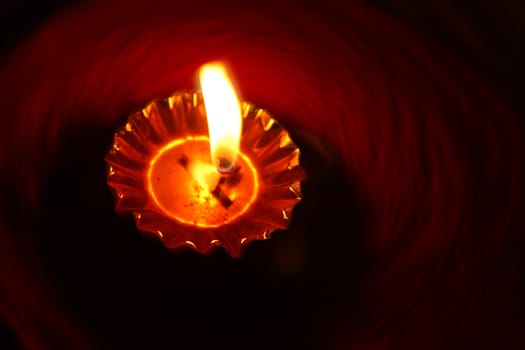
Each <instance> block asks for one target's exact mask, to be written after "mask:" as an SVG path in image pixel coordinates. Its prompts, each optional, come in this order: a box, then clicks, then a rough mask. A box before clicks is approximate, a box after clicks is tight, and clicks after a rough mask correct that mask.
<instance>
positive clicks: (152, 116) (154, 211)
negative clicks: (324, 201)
mask: <svg viewBox="0 0 525 350" xmlns="http://www.w3.org/2000/svg"><path fill="white" fill-rule="evenodd" d="M199 76H200V82H201V89H202V93H200V92H184V91H183V92H179V93H176V94H175V95H173V96H170V97H168V98H165V99H160V100H155V101H153V102H152V103H150V104H149V105H147V106H146V107H145V108H144V109H142V110H141V111H139V112H136V113H133V114H131V115H130V116H129V118H128V121H127V123H126V124H125V125H124V126H123V127H122V128H120V129H119V130H118V131H117V132H116V134H115V139H114V142H113V147H112V148H111V149H110V151H109V152H108V154H107V156H106V162H107V164H108V184H109V186H110V187H111V188H113V190H114V192H115V194H116V209H117V211H118V212H133V213H134V216H135V220H136V224H137V227H138V228H139V229H140V230H141V231H143V232H146V233H153V234H155V235H157V236H158V237H159V238H160V239H161V240H162V241H163V243H164V244H165V245H166V246H167V247H168V248H178V247H181V246H184V245H186V246H190V247H192V248H194V249H196V250H197V251H199V252H201V253H206V252H208V251H209V250H210V249H211V248H212V247H213V246H223V247H224V248H225V249H226V250H227V251H228V252H229V253H230V255H232V256H238V255H239V254H240V253H241V246H242V245H244V244H246V243H248V242H250V241H252V240H256V239H266V238H268V237H269V235H270V233H272V232H273V231H275V230H276V229H284V228H286V227H288V224H289V221H290V217H291V212H292V209H293V207H294V205H295V204H296V203H297V202H299V201H300V199H301V186H300V185H301V184H300V182H301V181H302V180H303V179H304V171H303V170H302V168H301V166H300V165H299V154H300V153H299V149H298V148H297V147H296V146H295V144H294V143H293V141H292V140H291V138H290V136H289V134H288V133H287V131H286V130H285V129H284V128H283V127H282V126H281V125H280V124H279V123H277V122H276V121H275V120H274V119H273V118H272V117H271V116H270V115H269V114H268V113H267V112H266V111H264V110H262V109H257V108H255V107H254V106H252V105H251V104H248V103H246V102H243V103H239V101H238V99H237V96H236V93H235V90H234V88H233V86H232V84H231V82H230V80H229V78H228V75H227V73H226V70H225V69H224V67H223V66H222V65H220V64H218V63H214V64H207V65H205V66H203V67H202V68H201V70H200V74H199Z"/></svg>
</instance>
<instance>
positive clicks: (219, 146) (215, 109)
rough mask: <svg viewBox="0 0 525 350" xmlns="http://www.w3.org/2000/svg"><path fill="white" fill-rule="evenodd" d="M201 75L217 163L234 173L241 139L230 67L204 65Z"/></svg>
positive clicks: (237, 106)
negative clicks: (229, 74)
mask: <svg viewBox="0 0 525 350" xmlns="http://www.w3.org/2000/svg"><path fill="white" fill-rule="evenodd" d="M199 77H200V84H201V89H202V96H203V99H204V108H205V110H206V117H207V120H208V132H209V137H210V152H211V159H212V162H213V165H215V168H217V170H218V171H220V172H223V173H227V172H231V171H233V170H235V168H236V163H237V157H238V155H239V148H240V141H241V131H242V116H241V108H240V104H239V99H238V98H237V95H236V93H235V89H234V88H233V84H232V82H231V81H230V79H229V78H228V74H227V72H226V69H225V68H224V66H222V65H221V64H220V63H211V64H206V65H204V66H202V68H201V69H200V72H199Z"/></svg>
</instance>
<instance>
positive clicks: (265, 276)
mask: <svg viewBox="0 0 525 350" xmlns="http://www.w3.org/2000/svg"><path fill="white" fill-rule="evenodd" d="M68 135H70V138H69V141H68V142H66V143H65V144H63V146H62V148H61V150H62V152H61V154H60V157H59V158H58V159H57V160H56V164H55V166H53V167H52V169H53V173H52V176H51V178H50V183H49V186H47V187H46V188H47V189H46V192H45V193H43V194H42V198H44V200H43V202H42V203H41V204H40V205H39V207H40V208H45V209H43V210H44V211H43V213H42V217H41V219H40V220H39V222H37V223H36V227H35V229H34V232H35V239H36V240H37V242H36V246H37V247H38V248H37V250H38V252H39V254H41V257H42V260H43V263H44V264H45V269H44V270H46V271H48V273H49V281H48V282H49V284H50V285H52V286H54V287H55V289H56V291H55V292H56V297H57V298H58V300H60V301H61V307H63V308H64V310H66V311H67V312H68V313H69V314H70V317H72V318H73V320H75V321H76V322H78V323H79V325H81V326H82V327H83V328H84V329H85V330H87V332H88V334H89V333H91V334H92V335H93V337H94V339H96V340H97V341H98V342H100V343H101V344H103V345H105V346H107V347H108V348H117V347H118V348H128V349H129V348H146V347H155V346H158V347H161V345H167V344H170V343H171V342H172V341H174V339H177V340H176V341H177V344H179V345H180V344H181V342H182V343H185V340H187V344H188V345H190V344H193V346H196V347H198V348H201V347H202V348H203V347H205V346H206V347H208V346H211V345H216V346H219V347H220V346H232V347H237V346H239V347H241V348H242V347H244V346H245V345H246V344H250V348H253V346H254V344H257V348H261V349H268V348H283V349H284V348H302V349H305V348H318V346H319V344H320V342H321V341H322V340H323V338H324V337H325V336H326V335H327V334H328V333H329V331H333V329H334V327H337V325H339V324H340V321H341V320H342V318H343V316H344V315H346V314H348V312H349V311H350V309H351V308H352V302H353V298H352V297H351V296H352V295H353V294H354V292H355V290H356V288H357V284H358V283H359V271H361V270H362V269H363V265H364V262H363V261H362V254H361V252H360V242H359V241H360V237H359V232H360V229H359V217H360V214H359V212H358V210H357V205H356V204H355V203H354V202H353V195H352V193H351V191H350V190H349V189H346V188H345V185H344V184H343V183H344V181H343V178H342V173H341V171H340V169H338V167H337V166H335V165H330V164H327V163H326V160H325V159H324V158H323V157H322V156H321V155H320V154H319V153H317V152H316V151H315V150H314V148H312V147H311V146H310V145H309V143H307V142H306V141H304V140H301V139H298V138H297V137H295V140H296V142H297V144H298V146H299V147H300V148H301V150H302V164H303V166H304V168H305V170H306V172H307V173H308V177H309V180H308V181H307V182H306V183H305V184H304V186H303V189H304V199H303V201H302V202H300V203H299V204H298V205H297V207H296V210H295V211H294V213H293V219H292V224H291V227H290V229H289V230H286V231H279V232H276V233H275V234H274V236H273V237H272V238H271V239H269V240H267V241H259V242H253V243H252V244H250V245H249V246H248V247H247V249H246V251H245V254H244V257H242V258H240V259H238V260H237V259H232V258H230V257H229V256H228V255H227V254H226V253H225V252H224V251H222V250H220V249H219V250H217V251H215V252H214V253H212V254H211V255H210V256H201V255H199V254H198V253H195V252H193V251H187V252H182V253H180V252H179V253H173V252H170V251H168V250H167V249H166V248H164V246H163V245H162V243H161V242H160V241H158V240H156V239H151V238H145V237H143V236H142V235H141V234H140V233H139V232H138V231H137V230H136V228H135V224H134V222H133V219H132V217H131V216H123V217H119V216H117V215H116V214H115V211H114V201H113V198H112V196H111V192H110V190H109V188H108V186H107V185H106V179H105V177H106V173H105V164H104V163H103V159H104V156H105V153H106V151H107V150H108V145H110V144H111V140H112V134H109V133H107V132H106V133H105V134H103V133H102V134H101V132H100V130H90V129H88V128H82V129H80V130H78V132H76V133H75V132H71V133H68ZM348 267H350V268H348ZM243 344H244V345H243Z"/></svg>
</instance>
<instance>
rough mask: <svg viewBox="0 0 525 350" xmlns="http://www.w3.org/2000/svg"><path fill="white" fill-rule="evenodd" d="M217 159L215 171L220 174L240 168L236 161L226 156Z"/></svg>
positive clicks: (229, 172)
mask: <svg viewBox="0 0 525 350" xmlns="http://www.w3.org/2000/svg"><path fill="white" fill-rule="evenodd" d="M218 161H219V164H218V165H217V171H218V172H219V173H221V174H231V173H234V172H236V171H237V170H239V168H240V167H239V164H238V163H237V162H232V161H231V160H230V159H228V158H224V157H220V158H219V159H218Z"/></svg>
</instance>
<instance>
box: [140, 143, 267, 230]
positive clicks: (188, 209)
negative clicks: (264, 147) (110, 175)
mask: <svg viewBox="0 0 525 350" xmlns="http://www.w3.org/2000/svg"><path fill="white" fill-rule="evenodd" d="M208 147H209V139H208V138H207V137H206V136H198V137H192V136H189V137H186V138H184V139H176V140H173V141H172V142H170V143H168V144H166V145H165V146H163V147H162V148H161V149H159V150H158V151H157V153H156V154H155V156H154V157H153V158H152V159H151V161H150V163H149V169H148V172H147V174H146V182H147V189H148V192H149V194H150V196H151V199H153V202H154V203H155V205H156V207H157V208H159V209H160V210H161V211H162V212H163V213H164V215H166V216H168V217H171V218H173V219H175V220H177V221H178V222H180V223H183V224H186V225H192V226H196V227H200V228H212V227H219V226H222V225H224V224H228V223H231V222H233V221H235V220H236V219H237V218H239V217H241V216H242V215H244V213H245V212H246V211H247V210H248V209H249V208H250V207H251V206H252V204H253V202H254V201H255V200H256V198H257V193H258V191H259V179H258V176H257V171H256V170H255V167H254V166H253V164H252V162H251V160H250V159H249V158H248V157H247V156H246V155H244V154H243V153H239V154H238V162H239V164H240V170H239V171H240V174H241V181H240V182H239V183H235V184H229V183H228V180H227V181H226V183H225V185H224V193H225V194H226V195H227V196H228V198H229V199H230V200H232V201H233V203H232V205H231V206H230V207H227V208H225V207H223V206H222V205H221V204H220V203H219V201H218V200H217V199H216V198H215V197H214V196H213V195H212V194H211V193H210V192H211V191H212V190H213V189H214V187H215V186H216V185H217V183H218V180H219V178H220V177H221V174H219V173H218V172H217V169H215V167H214V166H213V165H211V164H209V163H206V160H207V159H208V157H209V155H208V153H207V150H208V149H209V148H208ZM182 154H191V155H192V158H191V159H189V161H188V164H187V166H183V165H181V164H180V163H179V160H180V155H182ZM226 177H227V178H229V179H230V178H231V179H233V178H232V176H231V175H228V176H226Z"/></svg>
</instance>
